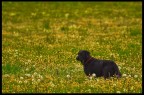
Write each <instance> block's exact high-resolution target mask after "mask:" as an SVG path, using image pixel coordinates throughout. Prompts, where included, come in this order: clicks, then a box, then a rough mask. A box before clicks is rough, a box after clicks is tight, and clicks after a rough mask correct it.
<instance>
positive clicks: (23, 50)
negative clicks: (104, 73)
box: [2, 2, 142, 93]
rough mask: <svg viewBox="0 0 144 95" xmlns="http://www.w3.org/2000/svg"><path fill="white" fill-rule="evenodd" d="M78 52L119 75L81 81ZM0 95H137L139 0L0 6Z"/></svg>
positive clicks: (139, 90) (139, 82) (139, 89)
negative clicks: (103, 61) (114, 67)
mask: <svg viewBox="0 0 144 95" xmlns="http://www.w3.org/2000/svg"><path fill="white" fill-rule="evenodd" d="M81 49H85V50H88V51H90V52H91V55H92V56H94V57H96V58H98V59H111V60H114V61H115V62H116V63H117V65H118V66H119V68H120V71H121V72H122V74H123V77H122V78H121V79H116V78H110V79H109V80H104V78H102V77H100V78H96V79H94V78H92V79H89V78H87V77H86V76H85V74H84V72H83V67H82V65H81V63H80V62H78V61H76V56H77V53H78V51H79V50H81ZM2 93H142V2H2Z"/></svg>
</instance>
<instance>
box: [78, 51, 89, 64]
mask: <svg viewBox="0 0 144 95" xmlns="http://www.w3.org/2000/svg"><path fill="white" fill-rule="evenodd" d="M89 57H90V53H89V52H88V51H86V50H80V51H79V52H78V56H77V57H76V60H78V61H81V63H82V64H84V62H85V61H86V60H87V59H88V58H89Z"/></svg>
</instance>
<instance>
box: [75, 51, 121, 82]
mask: <svg viewBox="0 0 144 95" xmlns="http://www.w3.org/2000/svg"><path fill="white" fill-rule="evenodd" d="M76 59H77V60H78V61H81V63H82V64H83V66H84V72H85V74H86V75H87V76H91V75H92V74H95V75H96V77H101V76H103V77H104V78H105V79H106V78H109V77H111V76H114V75H116V76H117V77H118V78H120V77H121V73H120V71H119V69H118V66H117V65H116V63H115V62H113V61H111V60H99V59H95V58H93V57H91V56H90V53H89V52H88V51H86V50H81V51H79V53H78V56H77V58H76Z"/></svg>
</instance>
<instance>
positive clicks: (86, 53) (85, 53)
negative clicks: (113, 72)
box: [84, 50, 90, 58]
mask: <svg viewBox="0 0 144 95" xmlns="http://www.w3.org/2000/svg"><path fill="white" fill-rule="evenodd" d="M84 55H85V58H87V57H89V56H90V52H88V51H86V50H84Z"/></svg>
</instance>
